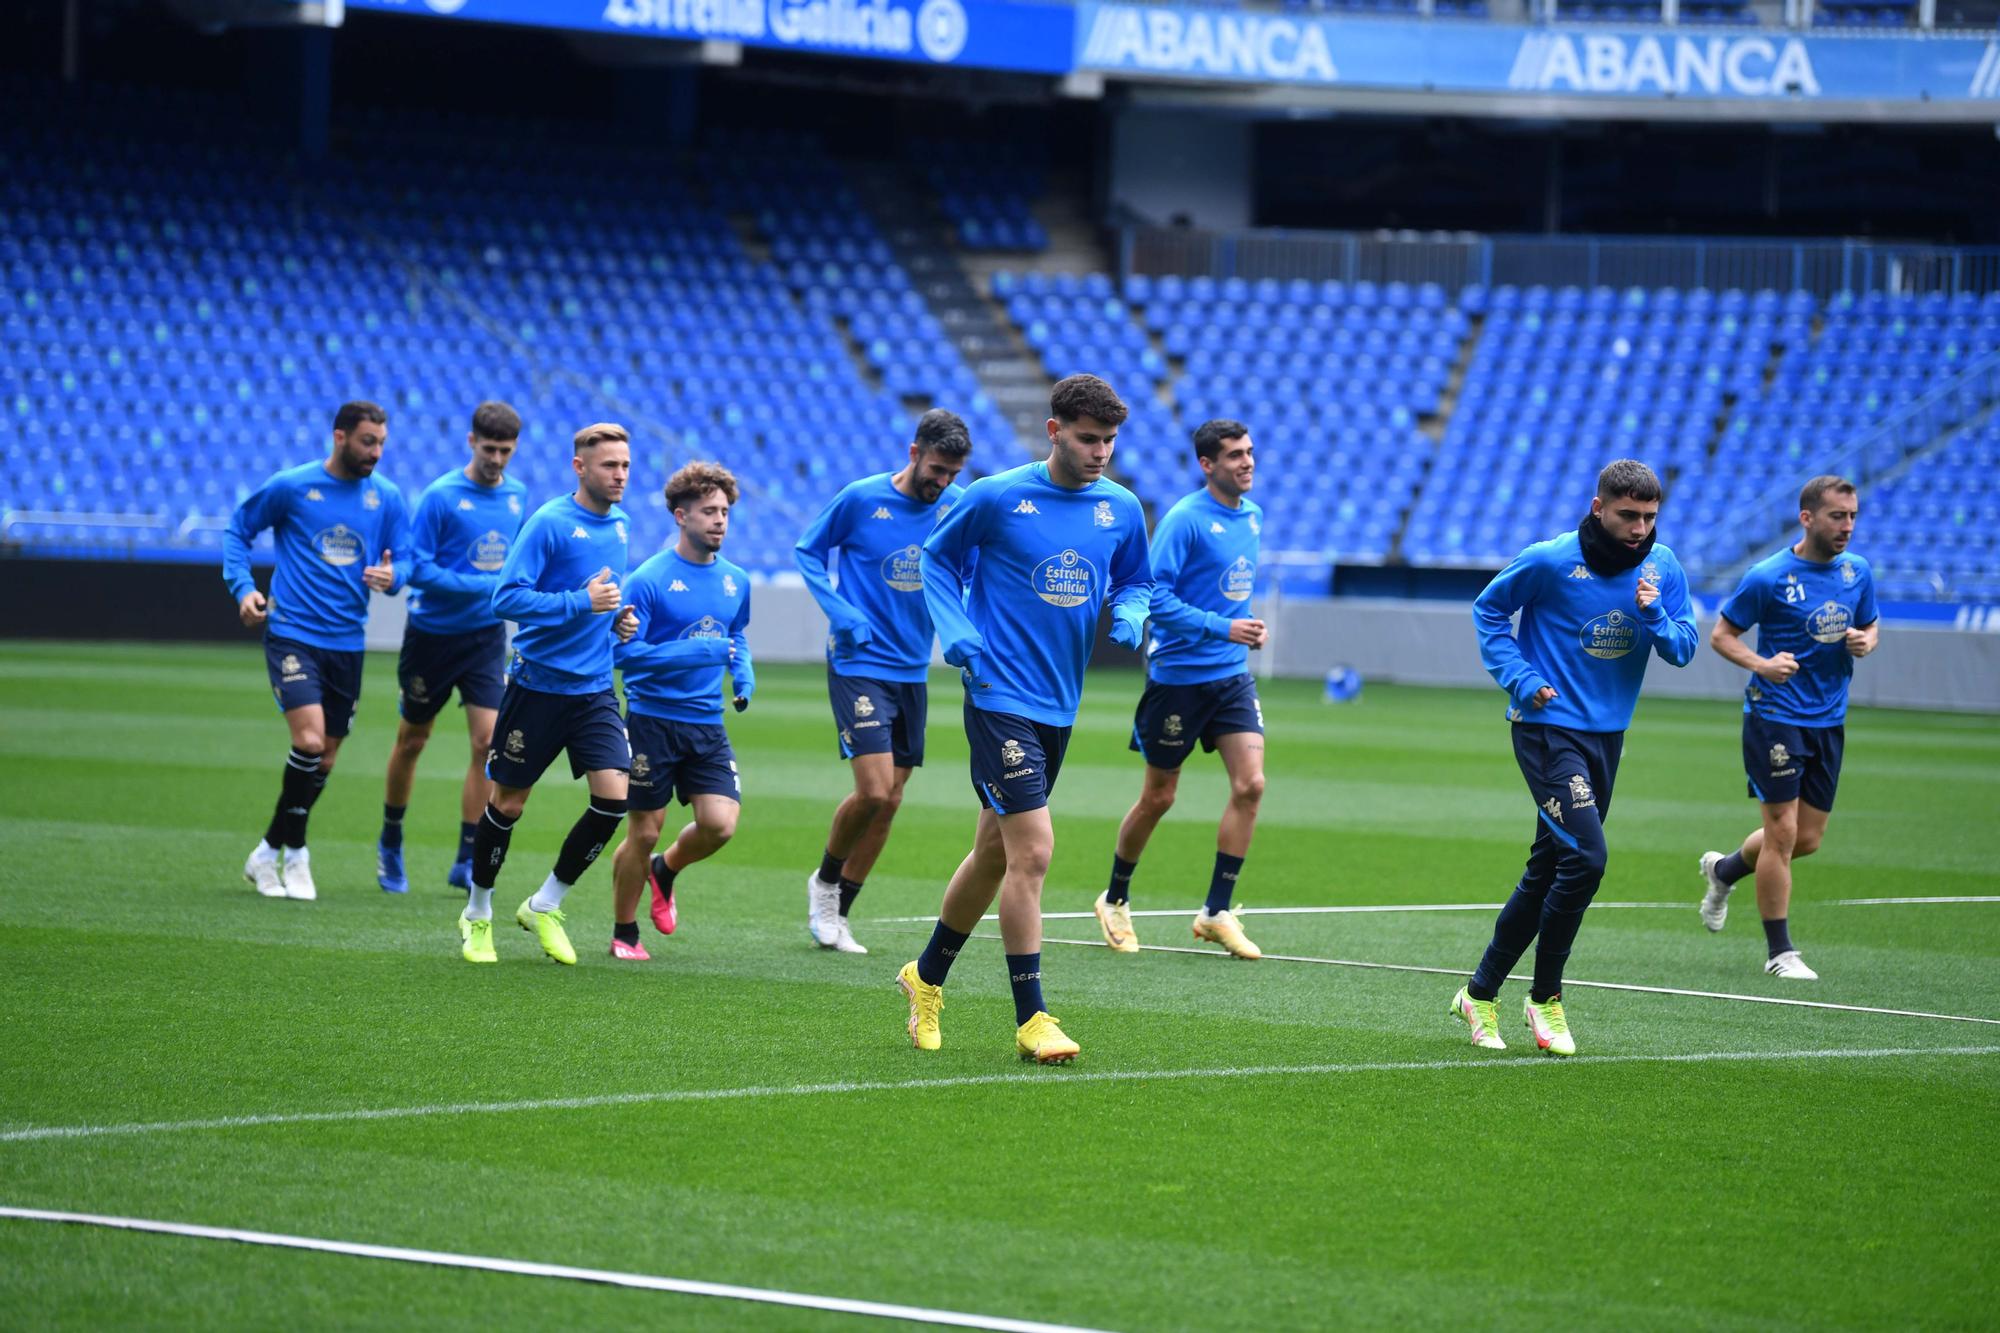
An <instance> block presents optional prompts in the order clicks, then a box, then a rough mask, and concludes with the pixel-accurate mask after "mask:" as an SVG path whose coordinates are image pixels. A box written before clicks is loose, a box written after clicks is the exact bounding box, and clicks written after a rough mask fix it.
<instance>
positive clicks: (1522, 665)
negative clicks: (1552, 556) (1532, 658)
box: [1472, 551, 1556, 712]
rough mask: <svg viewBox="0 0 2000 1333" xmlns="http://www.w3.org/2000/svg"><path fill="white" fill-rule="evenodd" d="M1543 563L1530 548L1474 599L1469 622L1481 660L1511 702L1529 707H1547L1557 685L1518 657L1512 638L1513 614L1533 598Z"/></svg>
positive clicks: (1553, 696)
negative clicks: (1476, 640)
mask: <svg viewBox="0 0 2000 1333" xmlns="http://www.w3.org/2000/svg"><path fill="white" fill-rule="evenodd" d="M1541 575H1542V566H1541V562H1540V561H1539V560H1537V559H1536V558H1535V557H1534V556H1533V555H1532V554H1531V552H1530V551H1523V552H1521V554H1519V555H1517V556H1515V557H1514V560H1513V563H1511V564H1509V565H1508V566H1507V568H1505V569H1503V570H1501V571H1500V572H1499V573H1498V574H1495V575H1494V576H1493V581H1492V582H1491V583H1489V584H1487V585H1486V588H1485V591H1483V592H1481V593H1480V594H1479V596H1478V597H1477V598H1475V599H1474V600H1473V603H1472V625H1473V629H1474V631H1475V632H1476V633H1477V634H1478V635H1479V662H1480V665H1481V666H1484V667H1485V668H1486V674H1487V675H1489V676H1491V677H1493V679H1494V682H1495V683H1496V684H1498V685H1499V686H1500V688H1501V689H1503V690H1505V691H1507V697H1508V698H1509V699H1512V700H1513V701H1514V706H1515V707H1516V708H1519V709H1521V710H1522V711H1524V712H1525V711H1527V710H1528V709H1531V708H1542V707H1546V706H1547V704H1548V702H1549V700H1551V699H1553V698H1555V697H1556V687H1555V686H1553V685H1551V684H1549V681H1548V677H1546V676H1544V675H1543V674H1542V673H1541V672H1540V671H1539V670H1537V669H1536V668H1535V666H1534V664H1533V663H1531V662H1529V661H1528V659H1527V658H1526V657H1525V656H1524V655H1522V652H1521V643H1520V640H1518V639H1516V638H1515V637H1514V626H1513V623H1512V622H1513V619H1514V613H1515V612H1516V611H1518V610H1520V609H1521V608H1522V607H1524V606H1526V605H1527V604H1528V603H1529V602H1530V601H1532V600H1534V597H1535V593H1536V591H1537V590H1538V589H1539V588H1540V586H1541Z"/></svg>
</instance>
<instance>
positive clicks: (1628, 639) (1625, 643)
mask: <svg viewBox="0 0 2000 1333" xmlns="http://www.w3.org/2000/svg"><path fill="white" fill-rule="evenodd" d="M1578 640H1579V642H1581V643H1582V645H1583V651H1585V652H1586V653H1589V654H1590V655H1591V656H1592V657H1602V658H1606V659H1609V658H1615V657H1623V656H1625V654H1627V653H1629V652H1631V651H1632V650H1633V649H1634V648H1636V647H1638V646H1639V621H1638V619H1637V617H1635V616H1630V615H1627V614H1626V613H1625V612H1623V611H1607V612H1605V613H1604V614H1603V615H1601V616H1598V617H1597V618H1596V619H1595V620H1592V621H1589V622H1587V623H1586V624H1585V625H1584V627H1583V632H1582V633H1581V634H1580V635H1579V636H1578Z"/></svg>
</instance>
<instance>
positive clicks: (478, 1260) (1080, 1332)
mask: <svg viewBox="0 0 2000 1333" xmlns="http://www.w3.org/2000/svg"><path fill="white" fill-rule="evenodd" d="M0 1218H13V1219H15V1220H17V1221H22V1222H63V1223H69V1224H71V1225H76V1226H90V1227H108V1228H111V1229H113V1230H117V1231H143V1232H151V1233H153V1234H155V1235H161V1236H185V1237H190V1238H192V1239H195V1240H226V1241H234V1242H235V1243H237V1244H239V1245H268V1246H273V1247H276V1248H278V1249H284V1250H312V1251H316V1252H318V1253H321V1254H345V1255H350V1256H352V1257H354V1258H357V1259H389V1260H393V1261H395V1262H397V1263H405V1264H427V1265H429V1266H431V1267H433V1268H469V1269H474V1270H477V1271H480V1272H486V1273H507V1274H511V1275H514V1276H517V1277H552V1278H561V1279H563V1280H565V1281H569V1282H595V1283H599V1284H602V1285H604V1286H609V1287H633V1288H637V1289H639V1290H642V1291H669V1292H674V1293H676V1294H678V1295H682V1296H713V1297H719V1298H721V1299H722V1300H727V1301H751V1302H754V1303H756V1304H758V1305H789V1306H792V1307H794V1308H796V1309H802V1310H825V1311H828V1312H831V1313H835V1314H853V1315H871V1316H873V1317H875V1318H877V1319H901V1320H904V1321H906V1322H909V1323H913V1324H940V1325H944V1326H946V1327H950V1328H987V1329H998V1330H1001V1333H1092V1330H1089V1329H1083V1328H1079V1327H1078V1326H1076V1325H1073V1324H1043V1323H1038V1322H1036V1321H1035V1320H1032V1319H1003V1318H1001V1317H999V1316H997V1315H983V1314H960V1313H959V1312H957V1311H955V1310H930V1309H926V1308H924V1307H923V1306H920V1305H892V1304H889V1303H887V1302H884V1301H856V1300H849V1299H847V1298H846V1297H844V1296H813V1295H808V1294H805V1293H802V1292H795V1291H772V1290H768V1289H766V1288H763V1287H738V1286H732V1285H731V1284H729V1283H726V1282H697V1281H694V1280H692V1279H690V1278H679V1277H653V1276H651V1275H649V1274H646V1273H618V1272H613V1271H611V1270H609V1269H604V1268H573V1267H571V1266H570V1265H568V1264H542V1263H534V1262H531V1261H528V1260H523V1259H491V1258H487V1257H486V1256H484V1255H477V1254H452V1253H449V1252H447V1251H443V1250H406V1249H403V1248H402V1247H400V1246H396V1245H367V1244H362V1243H359V1242H356V1241H347V1240H321V1239H319V1238H317V1237H313V1236H287V1235H283V1234H280V1233H277V1232H271V1231H239V1230H237V1229H236V1228H234V1227H204V1226H196V1225H194V1224H193V1223H190V1222H157V1221H154V1220H152V1219H150V1218H143V1217H106V1216H103V1215H100V1214H97V1213H60V1212H51V1211H49V1210H47V1209H42V1208H8V1207H0Z"/></svg>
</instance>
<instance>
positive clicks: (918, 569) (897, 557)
mask: <svg viewBox="0 0 2000 1333" xmlns="http://www.w3.org/2000/svg"><path fill="white" fill-rule="evenodd" d="M923 554H924V548H923V547H921V546H914V545H912V546H902V547H898V548H897V549H896V550H893V551H891V552H889V554H887V555H885V556H883V557H882V582H884V583H886V584H888V585H889V586H890V587H892V588H894V589H895V590H896V591H897V592H922V591H923V590H924V566H923Z"/></svg>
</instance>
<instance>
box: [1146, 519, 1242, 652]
mask: <svg viewBox="0 0 2000 1333" xmlns="http://www.w3.org/2000/svg"><path fill="white" fill-rule="evenodd" d="M1263 530H1264V511H1263V510H1262V509H1260V508H1258V506H1257V504H1256V502H1254V501H1252V500H1251V499H1249V498H1248V497H1247V496H1246V497H1244V499H1243V500H1242V502H1241V503H1240V504H1239V505H1238V507H1237V508H1235V509H1231V508H1230V507H1229V506H1228V505H1226V504H1224V503H1222V501H1220V500H1218V499H1216V498H1215V496H1214V494H1213V493H1211V492H1210V491H1209V489H1208V488H1207V487H1206V486H1204V487H1202V488H1201V489H1200V490H1198V491H1196V492H1195V493H1194V494H1192V495H1187V496H1183V497H1182V498H1181V499H1180V500H1179V501H1177V502H1176V503H1175V505H1174V507H1173V508H1172V509H1169V510H1168V511H1167V514H1166V517H1165V518H1162V519H1161V520H1160V525H1159V526H1158V527H1156V528H1154V529H1153V549H1152V562H1153V641H1152V651H1151V655H1150V656H1149V657H1148V658H1147V659H1146V674H1147V675H1148V676H1149V677H1151V678H1152V679H1153V680H1156V681H1159V682H1160V683H1161V684H1163V685H1199V684H1202V683H1203V682H1205V681H1211V680H1227V679H1228V678H1229V677H1231V676H1240V675H1242V674H1243V673H1244V672H1245V671H1246V670H1248V669H1249V663H1250V649H1249V647H1248V646H1247V645H1245V644H1240V643H1231V642H1230V641H1229V622H1230V621H1232V620H1239V619H1243V618H1245V617H1247V616H1249V614H1250V597H1251V594H1252V593H1253V592H1255V591H1256V585H1257V554H1258V548H1259V546H1260V544H1261V535H1260V534H1262V532H1263Z"/></svg>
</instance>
